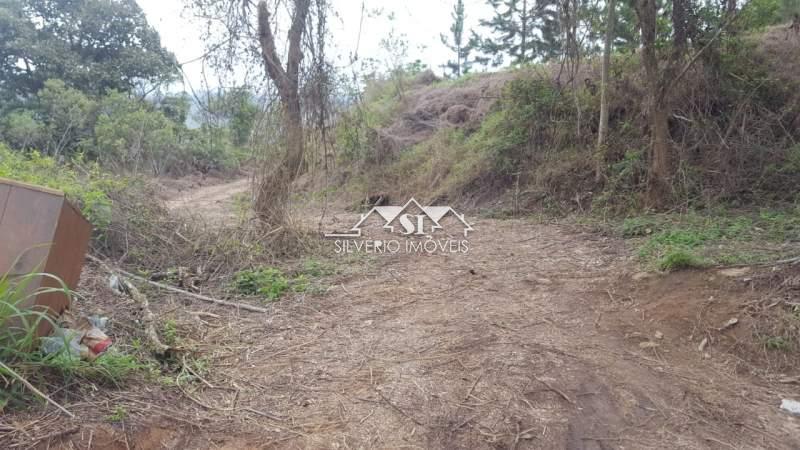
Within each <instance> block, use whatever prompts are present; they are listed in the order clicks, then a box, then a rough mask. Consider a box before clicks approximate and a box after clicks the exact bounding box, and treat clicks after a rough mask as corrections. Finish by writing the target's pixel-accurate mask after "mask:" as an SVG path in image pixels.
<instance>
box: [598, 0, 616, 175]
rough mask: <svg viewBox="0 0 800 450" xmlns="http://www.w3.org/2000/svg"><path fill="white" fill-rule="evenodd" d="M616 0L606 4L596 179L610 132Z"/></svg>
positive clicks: (603, 162)
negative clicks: (610, 92) (609, 98)
mask: <svg viewBox="0 0 800 450" xmlns="http://www.w3.org/2000/svg"><path fill="white" fill-rule="evenodd" d="M615 3H616V2H615V1H614V0H609V1H608V2H607V4H606V23H605V26H606V35H605V42H604V43H603V67H602V71H601V74H600V123H599V124H598V126H597V150H596V152H597V166H596V169H595V180H596V181H598V182H599V181H600V180H601V179H602V177H603V165H604V164H605V156H606V134H607V132H608V73H609V67H610V66H611V49H612V46H613V45H614V8H615V6H616V4H615Z"/></svg>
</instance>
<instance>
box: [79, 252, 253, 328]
mask: <svg viewBox="0 0 800 450" xmlns="http://www.w3.org/2000/svg"><path fill="white" fill-rule="evenodd" d="M86 257H87V258H88V259H89V260H90V261H94V262H95V263H97V264H99V265H100V267H102V268H103V269H104V270H106V271H107V272H109V273H112V274H113V273H120V274H122V275H125V276H126V277H128V278H132V279H134V280H137V281H141V282H142V283H147V284H149V285H151V286H155V287H157V288H160V289H164V290H166V291H170V292H175V293H177V294H181V295H185V296H186V297H191V298H194V299H197V300H202V301H204V302H208V303H214V304H215V305H221V306H228V307H231V308H237V309H244V310H247V311H253V312H260V313H265V314H266V313H268V312H269V311H268V310H266V309H265V308H259V307H258V306H253V305H248V304H246V303H236V302H228V301H225V300H219V299H216V298H213V297H208V296H205V295H200V294H195V293H193V292H189V291H185V290H183V289H178V288H176V287H174V286H169V285H166V284H162V283H156V282H155V281H150V280H148V279H147V278H143V277H140V276H138V275H134V274H132V273H130V272H126V271H124V270H122V269H112V268H111V267H109V266H108V265H107V264H106V263H105V262H103V260H101V259H100V258H97V257H95V256H92V255H86Z"/></svg>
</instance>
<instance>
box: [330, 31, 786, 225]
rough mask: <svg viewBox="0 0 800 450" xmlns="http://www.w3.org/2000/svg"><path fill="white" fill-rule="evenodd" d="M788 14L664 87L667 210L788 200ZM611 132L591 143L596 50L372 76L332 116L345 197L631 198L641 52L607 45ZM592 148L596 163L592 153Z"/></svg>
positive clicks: (505, 204) (506, 206) (559, 208)
mask: <svg viewBox="0 0 800 450" xmlns="http://www.w3.org/2000/svg"><path fill="white" fill-rule="evenodd" d="M784 37H785V27H778V28H774V29H771V30H767V31H766V32H764V33H762V34H759V35H757V36H749V37H746V38H743V39H737V40H730V41H726V42H725V43H723V44H721V45H720V47H714V48H712V49H709V50H708V51H706V52H704V53H703V54H702V55H701V56H700V58H698V60H697V61H696V63H695V64H694V65H693V66H692V67H691V69H690V70H688V71H687V72H686V74H685V76H684V77H683V78H681V79H680V80H678V81H677V82H676V83H674V85H673V86H671V87H670V91H671V96H672V97H671V98H672V99H673V100H672V111H673V114H672V117H670V123H669V126H670V135H671V138H672V147H673V151H674V153H675V158H674V159H675V161H676V167H674V173H675V174H676V175H675V177H674V178H673V180H672V190H673V192H672V194H673V195H672V205H673V207H675V208H678V209H703V208H710V207H713V206H718V205H724V206H744V205H749V204H763V202H770V203H787V202H788V203H792V202H795V201H796V200H797V192H796V188H795V187H796V186H798V184H800V94H798V92H800V91H798V87H800V78H798V76H797V75H796V74H797V73H798V72H797V70H795V69H797V68H796V67H794V66H796V65H797V61H800V42H798V40H797V39H788V40H787V39H785V38H784ZM611 78H612V81H611V83H610V86H609V89H610V124H609V127H610V134H609V137H608V144H607V148H606V149H605V152H604V153H605V154H603V155H600V154H598V153H597V152H596V140H597V123H598V117H599V108H600V96H599V93H598V92H597V91H596V89H595V86H596V85H597V84H599V82H600V81H599V80H600V72H599V66H598V61H594V60H592V61H588V62H584V65H583V67H582V68H581V69H580V71H579V73H578V75H577V76H576V79H577V80H580V81H579V82H577V83H575V85H576V86H577V89H573V88H572V86H573V83H572V82H571V80H570V79H569V78H567V76H566V73H565V72H564V71H560V70H559V67H558V66H557V65H548V66H544V65H539V66H529V67H524V68H519V69H514V70H508V71H504V72H500V73H494V74H481V75H474V76H467V77H463V78H461V79H458V80H454V81H453V80H448V81H441V80H436V79H435V77H432V76H430V74H425V73H423V74H420V75H418V76H416V77H410V76H409V77H406V78H405V79H403V80H399V82H398V80H384V81H376V82H373V83H372V84H370V86H368V88H367V92H366V95H365V101H364V102H363V103H362V104H361V105H359V106H358V107H357V108H354V110H352V111H350V113H348V114H347V115H346V116H345V117H344V119H343V120H341V121H340V122H339V125H338V129H337V147H338V155H339V157H340V159H341V160H342V166H344V167H346V170H345V174H344V176H345V177H346V178H347V179H348V180H349V186H350V187H351V189H352V190H353V191H354V192H356V193H357V195H356V197H358V198H362V197H361V196H364V197H365V196H368V195H372V194H375V193H382V194H388V195H389V196H390V197H399V198H404V197H407V196H409V195H414V196H416V197H417V198H421V199H423V200H425V201H434V200H445V199H446V200H447V201H449V202H451V203H459V204H462V205H481V206H490V205H495V206H496V208H497V209H499V210H500V211H501V212H513V211H526V210H533V209H540V208H544V209H546V210H549V211H555V212H564V211H569V210H581V211H588V210H592V211H596V212H610V213H613V214H619V213H625V212H633V211H640V210H641V209H642V208H643V205H644V203H643V201H642V193H643V191H644V187H645V183H646V176H647V171H646V161H647V151H648V148H649V139H650V138H649V130H648V122H647V121H646V119H645V118H646V105H645V104H644V96H645V89H644V87H643V80H642V74H641V65H640V61H639V55H638V54H629V53H626V54H616V55H614V57H613V60H612V67H611ZM598 158H601V159H602V163H601V167H602V174H601V175H602V176H601V177H599V178H597V177H596V176H595V164H596V160H597V159H598Z"/></svg>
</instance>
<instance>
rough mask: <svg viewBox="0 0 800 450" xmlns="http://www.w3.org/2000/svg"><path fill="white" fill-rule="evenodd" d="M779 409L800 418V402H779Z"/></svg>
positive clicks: (785, 400) (784, 400)
mask: <svg viewBox="0 0 800 450" xmlns="http://www.w3.org/2000/svg"><path fill="white" fill-rule="evenodd" d="M781 409H782V410H784V411H789V412H790V413H792V414H794V415H796V416H800V402H798V401H796V400H789V399H788V398H785V399H783V400H781Z"/></svg>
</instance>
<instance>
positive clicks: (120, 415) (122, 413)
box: [107, 405, 128, 422]
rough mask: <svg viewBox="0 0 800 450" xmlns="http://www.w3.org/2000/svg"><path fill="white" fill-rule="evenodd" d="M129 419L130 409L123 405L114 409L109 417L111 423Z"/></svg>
mask: <svg viewBox="0 0 800 450" xmlns="http://www.w3.org/2000/svg"><path fill="white" fill-rule="evenodd" d="M127 417H128V409H127V408H125V407H124V406H122V405H117V406H115V407H114V411H113V412H112V413H111V414H109V415H108V417H107V419H108V421H109V422H122V421H123V420H125V419H126V418H127Z"/></svg>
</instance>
